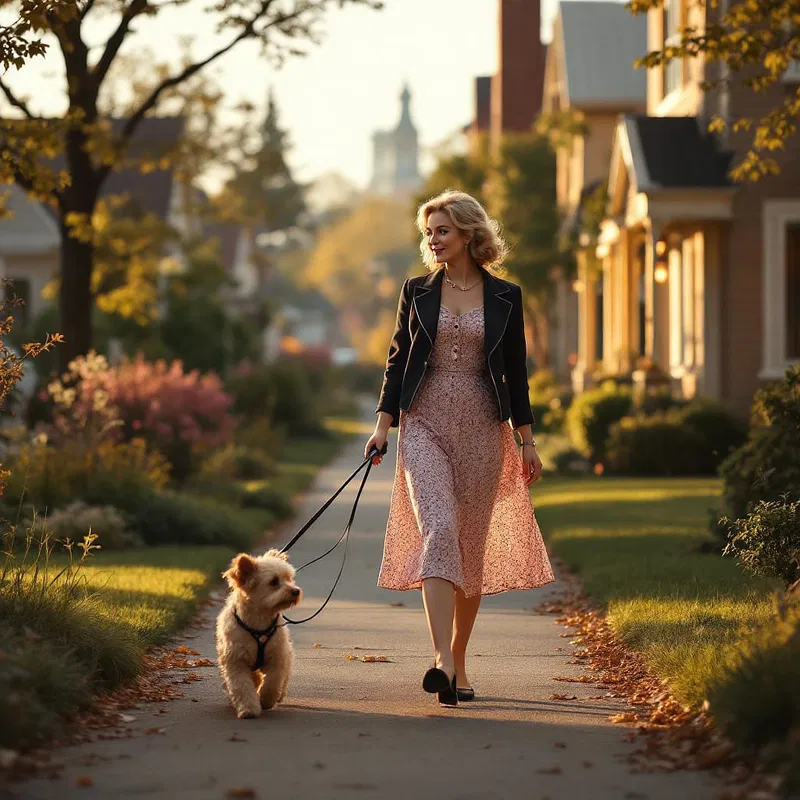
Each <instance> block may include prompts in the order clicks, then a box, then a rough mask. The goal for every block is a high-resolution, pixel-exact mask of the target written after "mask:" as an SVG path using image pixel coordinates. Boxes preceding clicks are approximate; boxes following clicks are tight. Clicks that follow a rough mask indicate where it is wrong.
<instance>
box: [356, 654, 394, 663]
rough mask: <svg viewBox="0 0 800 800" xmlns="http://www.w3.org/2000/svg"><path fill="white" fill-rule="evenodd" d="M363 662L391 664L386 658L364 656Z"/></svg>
mask: <svg viewBox="0 0 800 800" xmlns="http://www.w3.org/2000/svg"><path fill="white" fill-rule="evenodd" d="M361 661H363V662H364V663H365V664H391V663H392V662H391V660H390V659H388V658H386V656H362V658H361Z"/></svg>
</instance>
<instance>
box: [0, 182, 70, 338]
mask: <svg viewBox="0 0 800 800" xmlns="http://www.w3.org/2000/svg"><path fill="white" fill-rule="evenodd" d="M0 189H1V190H2V191H3V193H6V192H7V193H8V196H7V207H8V210H9V211H10V212H11V215H10V216H8V217H4V218H3V219H0V276H1V277H3V278H8V279H11V280H13V281H14V286H13V293H14V294H15V295H16V296H17V297H19V298H20V299H21V300H22V301H24V303H25V305H24V306H22V307H21V308H19V309H17V310H15V316H16V317H17V320H18V322H19V323H20V324H21V325H22V326H25V325H27V323H29V322H30V321H31V320H33V319H35V318H36V317H37V316H38V315H39V314H40V313H41V312H42V311H43V310H44V308H45V306H46V305H47V302H46V301H45V300H44V298H43V297H42V291H43V290H44V288H45V286H47V284H48V283H50V281H51V280H52V279H53V276H54V274H55V273H56V271H57V269H58V259H59V247H60V246H61V235H60V233H59V230H58V224H57V223H56V221H55V219H54V218H53V216H52V214H50V213H49V211H48V210H47V209H45V207H44V206H43V205H42V204H41V203H39V202H37V201H36V200H31V199H30V198H29V197H28V195H27V193H26V192H25V191H24V190H23V189H21V188H20V187H19V186H16V185H14V184H12V185H10V186H6V187H0Z"/></svg>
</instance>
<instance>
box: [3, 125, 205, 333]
mask: <svg viewBox="0 0 800 800" xmlns="http://www.w3.org/2000/svg"><path fill="white" fill-rule="evenodd" d="M121 124H122V121H121V120H114V125H115V126H116V127H119V126H120V125H121ZM183 129H184V120H183V119H182V118H181V117H152V118H148V119H144V120H142V122H141V123H140V125H139V127H138V128H137V131H136V134H135V135H134V137H133V142H132V145H131V150H130V152H131V154H132V155H133V156H135V157H142V156H145V155H152V156H154V157H156V156H158V155H161V154H164V153H166V152H168V151H169V150H170V149H171V148H173V147H175V146H176V145H177V144H178V142H179V141H180V138H181V136H182V135H183ZM53 168H54V169H56V170H61V169H64V168H65V162H64V157H63V155H62V156H59V157H58V158H56V159H55V161H54V162H53ZM0 190H2V191H9V192H10V196H9V208H10V209H11V211H12V212H13V216H11V217H9V218H7V219H4V220H0V261H2V274H3V275H4V276H5V277H8V278H13V279H14V281H15V288H16V292H17V294H18V296H20V297H21V298H22V299H24V300H25V303H26V306H25V310H23V312H22V316H23V318H24V319H26V320H29V319H33V318H35V317H36V316H38V315H39V314H40V313H41V312H42V311H43V310H44V309H45V308H46V307H47V306H48V302H47V301H46V300H45V299H44V297H43V296H42V290H43V289H44V287H45V286H47V285H48V284H49V283H50V282H51V281H52V280H53V278H55V277H56V276H57V274H58V270H59V264H60V247H61V232H60V229H59V222H58V218H57V215H56V211H55V209H53V208H51V207H49V206H46V205H42V204H41V203H38V202H37V201H34V200H31V199H29V198H28V197H27V195H26V193H25V191H24V190H23V189H21V188H20V187H19V186H16V185H10V186H8V187H0ZM118 195H126V196H127V198H128V202H127V205H126V207H125V213H131V214H139V213H142V214H144V213H150V214H153V215H155V216H156V217H157V218H158V219H159V220H161V221H163V222H166V223H168V224H169V225H170V226H171V227H172V228H173V229H174V230H175V231H176V232H177V233H179V234H180V235H182V236H191V235H194V234H197V233H198V232H199V222H198V218H197V216H196V214H195V207H194V200H195V199H196V198H195V197H194V190H193V189H192V188H191V187H187V186H186V185H184V184H183V183H182V182H181V181H179V180H178V177H177V175H176V171H175V169H174V168H172V167H166V168H159V169H153V170H151V171H148V172H142V171H140V170H139V169H137V168H126V169H122V170H119V171H117V172H112V173H111V174H110V175H109V177H108V179H107V180H106V182H105V184H104V185H103V188H102V191H101V197H105V198H107V197H110V196H118ZM164 255H165V257H171V258H173V259H177V261H178V262H182V258H183V256H182V251H181V248H180V247H179V246H178V245H177V243H170V244H169V245H168V247H167V251H166V252H165V254H164Z"/></svg>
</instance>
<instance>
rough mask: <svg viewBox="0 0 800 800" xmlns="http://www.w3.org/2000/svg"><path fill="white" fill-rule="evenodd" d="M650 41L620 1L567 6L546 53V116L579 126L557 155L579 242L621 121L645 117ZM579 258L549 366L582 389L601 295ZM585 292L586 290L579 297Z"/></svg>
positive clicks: (564, 290)
mask: <svg viewBox="0 0 800 800" xmlns="http://www.w3.org/2000/svg"><path fill="white" fill-rule="evenodd" d="M646 36H647V34H646V25H645V20H644V18H643V17H635V16H633V15H632V14H631V13H630V12H629V11H628V10H627V9H626V8H625V7H624V6H622V5H620V4H619V3H615V2H586V1H584V0H572V2H570V0H564V2H562V3H561V4H560V7H559V11H558V15H557V17H556V19H555V22H554V25H553V40H552V42H551V43H550V47H549V48H548V51H547V59H546V64H545V73H544V97H543V111H544V114H545V117H549V118H550V119H551V120H553V121H554V122H556V120H560V121H561V122H560V124H562V125H563V124H565V123H570V122H571V123H572V124H573V126H574V127H572V128H571V131H574V132H570V133H569V134H568V135H564V136H562V137H561V139H560V141H559V146H558V147H557V150H556V172H557V176H556V197H557V202H558V206H559V209H560V210H561V213H562V214H563V216H564V225H563V228H562V234H563V235H565V236H566V237H568V238H576V237H579V236H580V231H581V227H582V216H583V215H584V212H585V210H586V207H587V204H588V203H589V202H590V201H591V198H592V197H593V195H594V193H595V192H596V191H597V190H598V189H600V188H601V185H602V183H604V181H605V178H606V177H607V175H608V170H609V163H610V161H611V150H612V144H613V138H614V130H615V127H616V122H617V118H618V116H619V115H620V114H621V113H636V112H643V111H645V106H646V77H645V73H644V71H643V70H636V69H635V68H634V66H633V62H634V61H635V60H636V59H637V58H639V57H641V56H642V55H643V54H644V50H645V46H646ZM576 260H577V280H576V281H575V282H574V283H573V281H572V280H570V279H569V277H568V276H567V275H565V274H563V273H561V274H559V276H557V278H556V281H555V285H556V291H555V298H554V305H553V308H552V313H551V319H550V324H549V328H550V362H551V366H552V368H553V370H554V372H555V373H556V376H557V377H558V378H560V379H561V380H565V379H570V378H571V380H572V382H573V386H574V388H575V389H576V390H577V391H580V390H581V389H583V387H584V385H586V384H587V382H588V380H589V376H590V375H591V374H592V373H593V372H594V371H595V368H596V360H597V357H598V353H597V351H596V349H593V348H592V347H591V344H592V339H593V338H595V339H596V337H591V336H590V335H589V330H588V327H591V326H592V325H595V324H596V323H595V319H596V317H597V314H598V308H599V305H600V303H602V296H601V295H600V294H599V293H598V291H597V290H596V280H595V276H594V272H593V263H592V261H593V259H591V258H589V257H587V252H586V250H585V249H579V250H578V252H577V256H576ZM578 287H583V291H581V293H580V294H577V293H576V292H575V288H578ZM579 301H580V302H581V303H582V304H583V306H584V307H583V308H582V309H581V313H580V315H579V313H578V304H579ZM579 322H580V323H582V325H581V326H580V328H579ZM579 340H580V341H579ZM576 358H577V363H575V361H576ZM573 365H574V368H572V369H571V367H573Z"/></svg>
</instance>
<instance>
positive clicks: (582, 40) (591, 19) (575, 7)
mask: <svg viewBox="0 0 800 800" xmlns="http://www.w3.org/2000/svg"><path fill="white" fill-rule="evenodd" d="M560 14H561V26H560V27H561V36H562V37H563V43H564V62H565V66H566V92H567V96H568V97H569V103H570V105H572V106H576V105H577V106H581V105H611V104H614V103H618V104H619V103H638V102H641V103H642V104H644V101H645V99H646V92H647V87H646V83H647V73H646V71H645V70H644V69H636V68H635V67H634V66H633V63H634V61H636V59H638V58H641V57H642V56H644V55H645V53H646V52H647V20H646V15H645V14H639V15H634V14H632V13H631V12H630V11H628V9H627V8H625V6H624V5H622V4H621V3H614V2H587V0H562V2H561V12H560Z"/></svg>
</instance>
